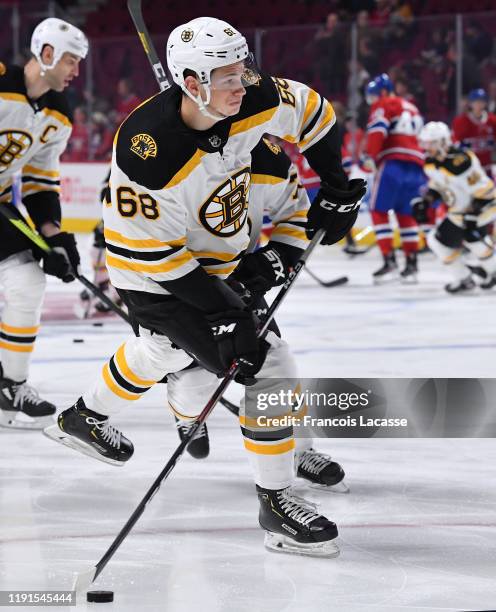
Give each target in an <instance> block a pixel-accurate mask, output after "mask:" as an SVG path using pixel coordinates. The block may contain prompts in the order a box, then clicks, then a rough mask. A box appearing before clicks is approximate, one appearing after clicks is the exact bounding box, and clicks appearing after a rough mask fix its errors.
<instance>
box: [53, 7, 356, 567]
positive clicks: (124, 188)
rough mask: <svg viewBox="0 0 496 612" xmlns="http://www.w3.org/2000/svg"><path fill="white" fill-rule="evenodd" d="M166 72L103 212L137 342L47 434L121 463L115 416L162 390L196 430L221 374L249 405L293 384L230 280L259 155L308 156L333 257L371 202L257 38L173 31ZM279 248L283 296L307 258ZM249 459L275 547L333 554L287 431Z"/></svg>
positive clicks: (114, 270)
mask: <svg viewBox="0 0 496 612" xmlns="http://www.w3.org/2000/svg"><path fill="white" fill-rule="evenodd" d="M167 62H168V66H169V70H170V72H171V74H172V76H173V79H174V82H175V85H174V86H173V87H171V88H170V89H168V90H166V91H164V92H162V93H160V94H158V95H156V96H154V97H153V98H151V99H150V100H148V101H146V102H145V103H143V104H142V105H141V106H140V107H138V108H137V109H136V110H135V111H134V112H133V113H131V115H130V116H129V117H128V118H127V120H126V121H124V123H123V124H122V125H121V127H120V129H119V132H118V134H117V136H116V140H115V144H114V151H113V158H112V172H111V178H110V191H111V197H110V201H109V202H108V203H107V204H106V205H104V225H105V241H106V244H107V266H108V268H109V272H110V277H111V281H112V284H113V285H114V286H115V287H116V288H117V289H118V290H119V293H120V295H121V296H122V298H123V300H124V302H125V303H126V304H127V306H128V309H129V313H130V315H131V316H132V318H133V320H134V322H135V328H136V332H137V334H138V335H137V336H136V337H130V338H128V339H127V340H126V341H125V342H124V343H123V344H122V345H121V346H120V347H119V349H118V350H117V351H116V353H115V355H114V356H113V357H112V358H111V359H110V360H109V362H107V363H106V364H105V365H104V367H103V371H102V374H101V376H100V377H99V378H98V380H97V381H96V383H95V385H94V386H93V387H92V388H91V389H88V390H87V391H86V392H85V393H84V394H83V396H82V397H81V398H80V399H79V400H78V401H77V402H76V404H75V405H74V406H73V407H71V408H69V409H68V410H66V411H64V412H63V413H61V415H60V416H59V421H58V427H57V426H54V427H53V428H50V429H49V430H46V433H47V435H49V436H51V437H54V438H57V439H58V440H59V441H61V442H62V443H66V444H68V445H70V446H74V447H79V449H80V450H82V452H86V453H88V454H91V455H93V456H96V457H97V458H100V459H103V460H106V461H108V462H111V463H115V464H122V463H123V462H125V461H127V460H128V459H129V458H130V457H131V455H132V453H133V445H132V443H131V441H130V440H128V439H127V438H126V437H125V436H124V435H123V434H122V433H121V432H120V431H118V430H117V429H116V428H115V427H114V426H113V425H111V424H110V421H109V416H110V415H114V414H115V413H116V412H118V411H119V410H120V409H121V408H122V407H123V406H126V405H129V404H131V402H133V401H136V400H138V399H139V398H140V397H141V396H142V395H143V394H144V393H146V391H147V390H148V389H149V388H150V387H151V386H152V385H153V384H154V383H155V382H156V381H159V380H162V379H163V377H164V375H168V378H169V380H168V393H169V397H171V398H172V401H173V403H174V406H175V408H176V409H177V410H178V411H179V412H181V413H182V414H184V415H188V416H194V415H197V414H199V412H200V410H201V409H202V407H203V405H204V404H205V402H206V400H207V399H208V397H209V393H210V389H211V388H212V381H213V377H212V373H214V374H219V375H222V373H223V372H225V371H226V370H227V369H228V368H229V366H230V365H231V363H232V361H233V360H234V359H239V360H240V363H241V367H240V375H239V377H238V381H240V382H242V383H243V384H245V385H247V393H246V397H247V399H252V400H255V399H256V396H257V393H258V392H260V391H267V390H269V389H270V388H274V386H275V381H272V382H271V379H273V378H274V377H278V378H287V379H293V378H295V377H296V369H295V364H294V360H293V358H292V356H291V354H290V352H289V348H288V346H287V344H286V343H285V342H284V341H283V340H282V339H281V338H280V337H279V336H278V335H277V333H276V328H275V324H274V325H272V326H271V328H270V331H269V333H268V335H267V336H266V338H265V339H263V340H262V339H258V338H257V334H256V320H255V318H254V316H253V314H252V312H251V311H250V310H249V309H248V308H247V307H246V305H245V304H244V302H243V301H242V299H241V298H240V297H239V296H238V295H237V294H236V292H235V291H233V290H232V289H230V287H229V286H228V285H227V283H226V282H225V281H224V279H226V278H228V277H229V276H230V275H231V273H232V272H233V271H234V270H235V269H236V267H237V266H238V264H239V261H240V259H241V258H242V255H243V252H244V251H245V250H246V249H247V247H248V245H249V240H250V237H249V231H248V223H247V217H248V207H249V205H250V204H249V193H250V182H251V171H250V163H251V158H250V151H251V150H252V149H253V148H254V147H255V145H256V144H257V143H258V142H259V141H260V139H261V137H262V135H263V134H264V133H265V132H268V133H272V134H274V135H277V136H280V137H283V138H285V139H286V140H291V141H293V142H296V143H298V145H299V147H300V149H301V150H302V152H303V153H304V154H305V155H306V157H307V159H308V160H309V163H310V164H311V165H312V166H313V168H314V169H315V170H316V171H317V172H318V173H319V175H320V177H321V179H322V183H323V185H322V188H321V190H320V192H319V194H318V195H317V197H316V199H315V200H314V202H313V204H312V206H311V208H310V211H309V213H308V223H307V225H306V226H305V228H306V229H305V231H306V234H307V236H310V237H311V236H313V235H314V233H315V231H316V230H317V229H319V228H323V229H325V231H326V233H325V236H324V239H323V243H324V244H333V243H335V242H337V241H338V240H340V239H341V238H342V237H343V236H344V235H345V234H346V233H347V232H348V231H349V230H350V228H351V227H352V225H353V224H354V222H355V220H356V216H357V213H358V204H357V202H359V200H360V199H361V197H362V196H363V194H364V192H365V187H364V183H363V181H361V180H356V181H350V182H348V180H347V178H346V175H345V174H344V172H343V169H342V166H341V159H340V147H339V138H338V132H337V126H336V120H335V115H334V111H333V109H332V106H331V105H330V104H329V102H327V101H326V100H325V99H323V98H322V97H321V96H319V95H318V94H317V93H316V92H314V91H312V90H311V89H310V88H308V87H307V86H305V85H302V84H300V83H296V82H293V81H287V80H284V79H272V78H270V77H268V76H265V75H263V74H260V73H259V72H258V71H257V69H256V67H255V66H254V65H253V64H252V63H251V61H250V54H249V51H248V47H247V44H246V40H245V38H244V37H243V36H242V35H241V34H240V33H239V32H238V31H237V30H236V29H235V28H233V27H232V26H230V25H229V24H228V23H226V22H224V21H220V20H218V19H213V18H206V17H202V18H199V19H194V20H193V21H191V22H189V23H186V24H184V25H182V26H180V27H178V28H176V29H175V30H174V31H173V32H172V33H171V35H170V37H169V40H168V44H167ZM301 233H302V234H303V231H302V232H301ZM281 244H282V243H281ZM285 246H287V248H284V247H285ZM280 248H281V250H279V248H277V249H276V248H275V247H274V249H273V250H274V253H273V255H272V256H271V257H270V258H267V260H268V261H270V264H271V269H272V278H273V282H274V284H275V285H279V284H282V283H283V282H284V279H285V276H286V274H287V269H288V266H290V265H291V263H292V261H291V260H292V259H293V257H296V258H298V255H299V253H300V252H301V251H300V249H293V248H291V247H290V245H282V246H281V247H280ZM192 356H194V359H193V357H192ZM194 361H196V363H197V364H198V365H195V363H194ZM192 373H193V374H192ZM214 382H215V383H216V381H214ZM244 445H245V448H246V450H247V451H248V455H249V457H250V460H251V463H252V467H253V471H254V475H255V482H256V486H257V492H258V495H259V499H260V515H259V521H260V524H261V526H262V527H263V528H264V529H265V530H266V545H267V547H268V548H270V549H274V550H281V551H288V552H297V553H300V554H309V555H324V556H332V555H335V554H336V553H337V549H336V546H335V544H334V543H333V542H332V540H334V539H335V538H336V536H337V528H336V526H335V524H334V523H332V522H331V521H329V520H328V519H326V518H325V517H323V516H321V515H319V514H318V513H316V512H315V509H314V508H312V507H311V506H310V505H308V504H307V503H306V502H304V501H302V500H301V499H299V498H296V497H295V496H294V495H293V494H292V492H291V489H290V486H291V484H292V482H293V455H294V446H295V443H294V438H293V436H292V430H291V428H279V427H275V428H271V429H270V435H266V436H265V437H263V438H262V437H261V436H260V435H258V434H255V435H254V434H253V433H252V432H249V431H247V432H246V434H245V435H244Z"/></svg>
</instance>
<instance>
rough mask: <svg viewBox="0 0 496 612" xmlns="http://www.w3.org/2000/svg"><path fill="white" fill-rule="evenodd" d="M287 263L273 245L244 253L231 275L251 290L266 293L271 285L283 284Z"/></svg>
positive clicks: (286, 274)
mask: <svg viewBox="0 0 496 612" xmlns="http://www.w3.org/2000/svg"><path fill="white" fill-rule="evenodd" d="M288 274H289V265H288V263H287V261H286V259H285V257H284V255H283V254H282V253H280V252H279V251H278V250H277V248H275V247H274V246H273V245H271V244H268V245H267V246H265V247H263V248H262V249H259V250H258V251H256V252H255V253H249V254H248V255H245V256H244V257H243V259H242V260H241V263H240V264H239V266H238V267H237V268H236V270H235V271H234V273H233V276H234V277H235V279H236V280H238V281H240V282H241V283H243V285H244V286H245V287H246V288H247V289H248V290H249V291H251V292H254V293H262V294H263V293H266V292H267V291H269V289H272V287H277V286H278V285H282V284H284V281H285V280H286V279H287V277H288Z"/></svg>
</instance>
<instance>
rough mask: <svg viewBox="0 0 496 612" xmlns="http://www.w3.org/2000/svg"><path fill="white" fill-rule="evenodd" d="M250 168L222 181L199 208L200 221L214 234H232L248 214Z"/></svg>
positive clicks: (241, 225) (238, 228)
mask: <svg viewBox="0 0 496 612" xmlns="http://www.w3.org/2000/svg"><path fill="white" fill-rule="evenodd" d="M250 181H251V176H250V169H249V168H243V170H240V171H239V172H236V174H233V175H232V176H231V177H230V178H229V179H228V180H227V181H225V182H224V183H222V184H221V185H220V186H219V187H217V189H216V190H215V191H214V193H213V194H212V195H211V196H210V197H209V198H208V200H207V201H206V202H205V203H204V204H203V205H202V207H201V208H200V212H199V215H200V221H201V223H202V225H203V227H205V229H207V230H208V231H209V232H210V233H212V234H215V235H216V236H222V237H227V236H233V235H234V234H237V233H238V232H239V230H240V229H241V228H242V227H243V225H244V224H245V221H246V217H247V215H248V193H249V189H250Z"/></svg>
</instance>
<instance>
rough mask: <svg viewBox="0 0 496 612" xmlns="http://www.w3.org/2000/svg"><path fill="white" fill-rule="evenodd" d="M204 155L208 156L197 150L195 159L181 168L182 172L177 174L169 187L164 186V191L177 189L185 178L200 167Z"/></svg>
mask: <svg viewBox="0 0 496 612" xmlns="http://www.w3.org/2000/svg"><path fill="white" fill-rule="evenodd" d="M204 155H206V152H205V151H200V149H197V150H196V153H195V154H194V155H193V157H192V158H191V159H190V160H189V161H188V162H187V163H186V164H184V166H183V167H182V168H181V170H179V172H176V174H175V175H174V176H173V177H172V178H171V180H170V181H169V182H168V183H167V185H164V187H163V189H170V188H171V187H175V186H176V185H179V183H181V182H182V181H184V179H185V178H188V176H189V175H190V174H191V173H192V172H193V170H194V169H195V168H196V167H197V166H198V165H199V163H200V162H201V158H202V157H203V156H204Z"/></svg>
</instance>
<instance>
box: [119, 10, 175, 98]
mask: <svg viewBox="0 0 496 612" xmlns="http://www.w3.org/2000/svg"><path fill="white" fill-rule="evenodd" d="M127 10H128V11H129V14H130V15H131V19H132V20H133V23H134V27H135V28H136V30H137V32H138V36H139V39H140V41H141V44H142V45H143V49H144V50H145V53H146V56H147V57H148V61H149V62H150V64H151V67H152V68H153V73H154V74H155V78H156V79H157V83H158V86H159V87H160V91H165V90H166V89H169V87H170V83H169V81H168V79H167V75H166V74H165V70H164V67H163V66H162V62H161V61H160V59H159V57H158V55H157V51H156V49H155V46H154V45H153V42H152V39H151V37H150V33H149V32H148V29H147V27H146V25H145V20H144V19H143V13H142V10H141V0H127Z"/></svg>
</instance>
